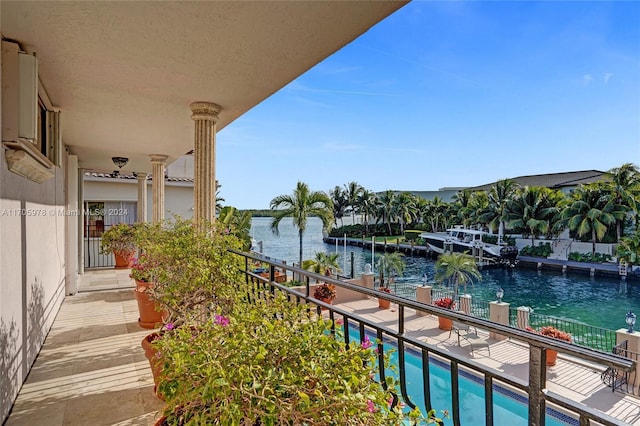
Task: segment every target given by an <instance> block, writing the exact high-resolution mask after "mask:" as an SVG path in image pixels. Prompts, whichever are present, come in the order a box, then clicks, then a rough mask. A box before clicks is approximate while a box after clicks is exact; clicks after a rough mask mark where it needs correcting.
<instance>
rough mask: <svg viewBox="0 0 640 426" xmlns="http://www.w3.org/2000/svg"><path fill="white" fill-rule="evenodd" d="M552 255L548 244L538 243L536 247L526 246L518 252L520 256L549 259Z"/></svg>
mask: <svg viewBox="0 0 640 426" xmlns="http://www.w3.org/2000/svg"><path fill="white" fill-rule="evenodd" d="M551 253H553V249H552V248H551V244H550V243H544V244H543V243H540V244H539V245H538V246H526V247H523V248H522V250H520V254H521V255H522V256H534V257H549V255H550V254H551Z"/></svg>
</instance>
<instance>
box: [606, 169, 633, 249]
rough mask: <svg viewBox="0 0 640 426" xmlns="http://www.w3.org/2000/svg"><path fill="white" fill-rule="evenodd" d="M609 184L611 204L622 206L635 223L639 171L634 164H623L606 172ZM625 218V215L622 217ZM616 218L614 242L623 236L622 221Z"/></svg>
mask: <svg viewBox="0 0 640 426" xmlns="http://www.w3.org/2000/svg"><path fill="white" fill-rule="evenodd" d="M607 176H609V178H611V182H610V183H608V184H607V188H608V189H609V191H610V192H611V195H612V202H613V203H615V204H617V205H619V206H624V207H625V208H626V210H627V211H628V212H633V213H634V214H635V216H636V217H635V219H636V223H637V214H638V207H639V204H640V198H638V197H639V196H640V170H638V167H637V166H636V165H635V164H632V163H625V164H623V165H622V166H620V167H616V168H614V169H611V170H609V171H608V172H607ZM624 217H626V214H625V215H624ZM624 217H623V218H622V219H619V218H616V241H620V238H621V237H622V234H623V232H622V231H623V229H622V225H623V220H624Z"/></svg>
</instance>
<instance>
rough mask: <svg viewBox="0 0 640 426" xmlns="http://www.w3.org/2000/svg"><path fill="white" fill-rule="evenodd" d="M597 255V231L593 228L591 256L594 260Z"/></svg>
mask: <svg viewBox="0 0 640 426" xmlns="http://www.w3.org/2000/svg"><path fill="white" fill-rule="evenodd" d="M595 255H596V230H595V228H593V227H591V256H592V258H593V257H594V256H595Z"/></svg>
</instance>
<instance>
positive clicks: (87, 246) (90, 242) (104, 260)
mask: <svg viewBox="0 0 640 426" xmlns="http://www.w3.org/2000/svg"><path fill="white" fill-rule="evenodd" d="M110 227H111V225H105V224H104V222H103V221H95V220H93V221H89V220H85V223H84V235H83V236H84V238H83V239H84V267H85V268H86V269H90V268H108V267H112V266H115V264H116V261H115V258H114V257H113V254H112V253H102V252H101V250H100V241H101V237H102V234H103V233H104V232H105V231H107V230H108V229H109V228H110Z"/></svg>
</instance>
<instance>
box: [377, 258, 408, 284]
mask: <svg viewBox="0 0 640 426" xmlns="http://www.w3.org/2000/svg"><path fill="white" fill-rule="evenodd" d="M402 256H403V255H402V253H398V252H393V253H383V254H381V255H380V256H378V261H377V263H376V267H377V268H378V271H379V273H380V287H386V285H384V277H385V276H387V277H390V276H392V275H394V276H395V275H402V273H403V272H404V268H405V264H404V260H402Z"/></svg>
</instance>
